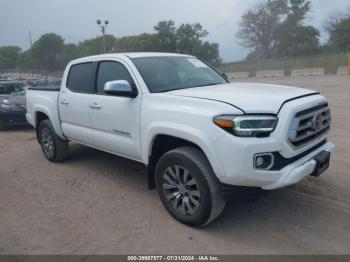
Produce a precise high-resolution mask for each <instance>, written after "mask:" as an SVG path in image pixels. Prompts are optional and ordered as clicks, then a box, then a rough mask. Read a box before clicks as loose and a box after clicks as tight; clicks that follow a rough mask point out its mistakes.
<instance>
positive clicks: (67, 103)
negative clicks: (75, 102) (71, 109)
mask: <svg viewBox="0 0 350 262" xmlns="http://www.w3.org/2000/svg"><path fill="white" fill-rule="evenodd" d="M61 104H62V105H69V102H68V101H67V100H66V99H64V98H63V99H62V100H61Z"/></svg>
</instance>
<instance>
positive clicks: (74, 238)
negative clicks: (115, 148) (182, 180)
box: [0, 76, 350, 254]
mask: <svg viewBox="0 0 350 262" xmlns="http://www.w3.org/2000/svg"><path fill="white" fill-rule="evenodd" d="M236 81H246V82H266V83H279V84H287V85H294V86H300V87H307V88H311V89H314V90H318V91H320V92H321V93H322V94H323V95H325V96H326V97H328V98H329V101H330V105H331V108H332V114H333V130H332V132H331V136H330V137H331V140H332V141H333V142H334V143H335V144H336V146H337V149H336V152H335V154H334V155H333V159H332V163H331V167H330V169H329V170H328V171H327V172H326V173H325V174H323V175H322V176H321V177H319V178H313V177H310V178H307V179H305V180H304V181H302V182H300V183H299V184H297V185H294V186H291V187H289V188H285V189H281V190H278V191H274V192H272V193H270V194H268V195H266V196H263V197H261V198H259V199H257V200H256V201H255V202H241V201H238V202H232V203H230V204H229V205H228V206H227V208H226V210H225V211H224V213H223V214H222V216H221V217H220V218H219V219H218V220H217V221H216V222H214V223H213V224H211V225H210V226H209V227H207V228H204V229H194V228H190V227H187V226H184V225H182V224H180V223H178V222H177V221H175V220H174V219H173V218H172V217H171V216H170V215H168V213H167V212H166V210H165V209H164V208H163V206H162V204H161V202H160V200H159V199H158V195H157V193H156V191H149V190H148V189H147V186H146V176H145V168H144V167H143V166H142V165H140V164H138V163H135V162H132V161H129V160H126V159H123V158H120V157H116V156H113V155H110V154H107V153H103V152H99V151H96V150H94V149H89V148H87V147H83V146H80V145H73V146H72V147H71V156H70V158H69V159H68V160H67V161H65V162H63V163H60V164H53V163H49V162H48V161H46V160H45V159H44V156H43V154H42V153H41V149H40V147H39V145H38V143H37V142H36V140H35V133H34V130H32V129H30V128H13V129H11V130H8V131H5V132H1V133H0V254H203V253H206V254H346V253H350V190H349V188H350V175H349V173H350V77H349V76H317V77H316V76H315V77H283V78H250V79H244V80H236Z"/></svg>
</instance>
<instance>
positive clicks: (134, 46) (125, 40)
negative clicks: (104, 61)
mask: <svg viewBox="0 0 350 262" xmlns="http://www.w3.org/2000/svg"><path fill="white" fill-rule="evenodd" d="M154 51H157V43H156V37H155V35H154V34H147V33H144V34H141V35H135V36H125V37H121V38H118V39H116V41H115V43H114V47H113V52H116V53H121V52H154Z"/></svg>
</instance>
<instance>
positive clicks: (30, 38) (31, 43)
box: [28, 30, 33, 48]
mask: <svg viewBox="0 0 350 262" xmlns="http://www.w3.org/2000/svg"><path fill="white" fill-rule="evenodd" d="M28 33H29V44H30V48H32V46H33V41H32V33H31V32H30V30H29V31H28Z"/></svg>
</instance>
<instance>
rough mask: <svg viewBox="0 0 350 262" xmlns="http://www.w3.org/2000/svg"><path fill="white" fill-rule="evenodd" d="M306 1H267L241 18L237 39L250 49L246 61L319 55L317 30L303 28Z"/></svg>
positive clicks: (306, 7) (308, 9) (306, 6)
mask: <svg viewBox="0 0 350 262" xmlns="http://www.w3.org/2000/svg"><path fill="white" fill-rule="evenodd" d="M310 7H311V2H310V1H309V0H267V1H266V2H264V3H262V4H259V5H257V6H256V7H255V8H254V9H252V10H249V11H248V12H246V13H245V14H244V15H243V16H242V21H241V23H240V30H239V32H238V33H237V37H238V39H239V40H240V44H241V45H242V46H244V47H247V48H250V49H252V52H251V53H250V54H249V56H248V57H249V58H272V57H284V56H300V55H312V54H315V53H318V52H319V47H320V45H319V34H320V33H319V31H318V30H317V29H316V28H314V27H312V26H307V25H304V20H305V17H306V15H307V13H308V12H310Z"/></svg>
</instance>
